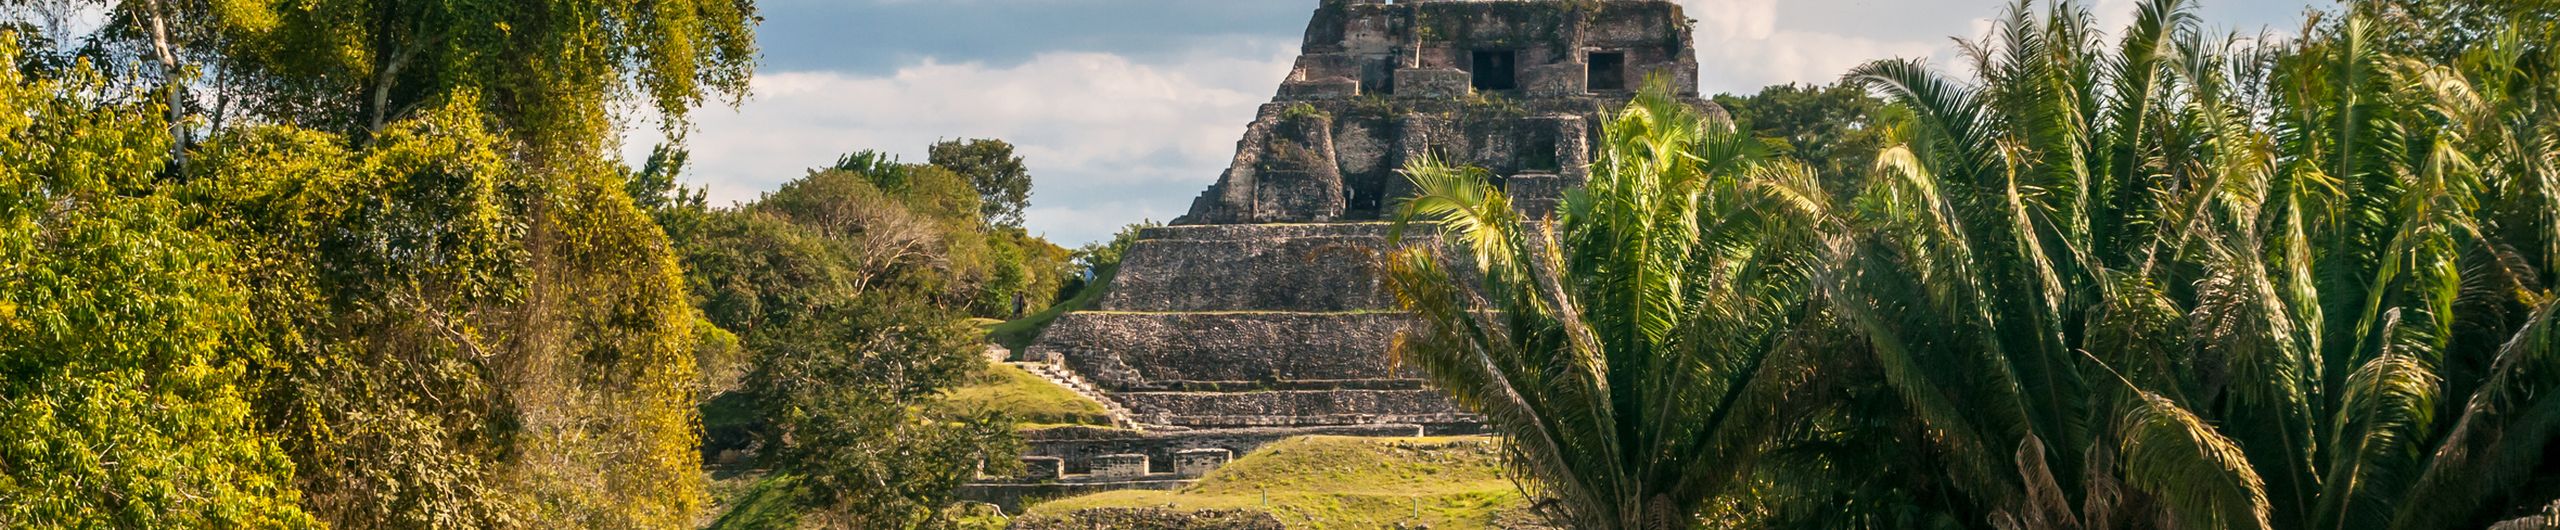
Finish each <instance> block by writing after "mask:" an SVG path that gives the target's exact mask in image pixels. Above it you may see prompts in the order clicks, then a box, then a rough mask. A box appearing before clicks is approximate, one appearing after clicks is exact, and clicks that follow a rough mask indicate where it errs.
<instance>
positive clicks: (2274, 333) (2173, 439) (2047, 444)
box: [1833, 0, 2560, 529]
mask: <svg viewBox="0 0 2560 530" xmlns="http://www.w3.org/2000/svg"><path fill="white" fill-rule="evenodd" d="M2189 9H2190V8H2189V6H2187V5H2185V4H2184V3H2183V2H2178V1H2175V0H2155V1H2151V2H2145V3H2144V4H2142V5H2141V6H2140V8H2139V11H2138V12H2137V14H2136V16H2135V17H2134V23H2133V26H2131V27H2129V28H2127V29H2126V30H2125V31H2123V32H2121V33H2119V35H2121V40H2119V41H2118V43H2117V46H2115V47H2114V48H2112V49H2111V50H2109V49H2105V48H2102V47H2101V46H2100V41H2099V40H2097V39H2096V38H2095V37H2094V36H2095V35H2097V33H2095V32H2093V31H2091V30H2090V29H2089V28H2088V27H2087V25H2088V21H2090V20H2093V19H2094V17H2091V16H2090V15H2089V14H2088V13H2087V12H2086V10H2085V8H2083V7H2082V6H2080V5H2077V4H2075V3H2069V2H2063V3H2058V4H2057V5H2054V6H2053V7H2052V9H2051V10H2050V11H2048V12H2046V13H2043V14H2036V13H2034V12H2033V11H2032V10H2030V9H2029V4H2027V3H2024V2H2022V3H2020V4H2019V5H2018V6H2016V7H2014V8H2013V10H2012V16H2010V17H2008V20H2007V21H2005V22H2002V23H2001V24H1999V25H1998V26H1996V27H1995V31H1994V32H1993V39H1992V40H1991V41H1989V42H1982V43H1972V44H1970V45H1969V46H1968V47H1967V49H1968V50H1969V51H1971V53H1972V54H1973V59H1974V62H1975V65H1974V69H1975V70H1976V71H1978V72H1981V73H1982V74H1981V75H1982V76H1983V79H1982V81H1981V83H1979V84H1978V85H1968V84H1965V83H1959V82H1956V81H1954V80H1952V79H1949V78H1945V77H1940V76H1937V75H1934V74H1931V73H1929V72H1928V71H1927V70H1926V69H1925V68H1923V67H1921V66H1919V65H1917V64H1916V63H1911V62H1898V61H1897V62H1885V63H1878V64H1874V65H1870V66H1867V67H1864V68H1861V69H1859V70H1858V72H1857V75H1858V76H1859V79H1860V81H1861V82H1863V83H1865V84H1867V85H1868V86H1870V87H1873V88H1875V89H1877V90H1878V91H1879V92H1880V93H1882V94H1884V95H1885V96H1886V97H1887V99H1889V100H1892V101H1894V102H1896V103H1899V104H1903V105H1908V106H1910V107H1912V108H1913V109H1914V110H1915V112H1916V113H1917V116H1918V118H1919V121H1918V123H1917V124H1916V127H1915V130H1914V131H1913V133H1912V135H1911V136H1910V137H1909V138H1908V140H1909V142H1908V143H1907V144H1905V145H1903V146H1900V147H1896V148H1893V149H1890V150H1888V151H1887V152H1886V153H1885V154H1884V156H1883V157H1882V162H1881V163H1880V166H1882V167H1883V168H1884V174H1883V175H1879V176H1878V179H1877V180H1876V182H1877V187H1875V188H1872V189H1870V190H1869V193H1868V195H1867V196H1866V197H1865V198H1864V199H1863V200H1864V201H1865V203H1866V204H1869V205H1871V206H1873V208H1871V209H1867V210H1865V211H1862V212H1861V216H1860V218H1861V221H1860V222H1858V223H1854V224H1853V226H1857V227H1859V228H1858V230H1857V231H1855V232H1852V233H1851V235H1852V236H1853V237H1855V238H1856V241H1857V243H1856V244H1855V245H1854V246H1852V247H1849V248H1850V249H1851V250H1852V252H1851V253H1850V255H1848V256H1845V257H1843V258H1842V259H1839V260H1837V262H1838V263H1841V264H1843V269H1842V270H1841V271H1840V272H1839V273H1838V276H1839V277H1840V278H1843V279H1844V280H1846V281H1844V282H1843V283H1842V284H1841V285H1840V286H1839V289H1840V293H1841V294H1840V295H1839V296H1835V297H1833V300H1835V301H1838V302H1840V304H1839V309H1840V311H1841V312H1842V313H1844V314H1847V315H1850V316H1853V317H1854V319H1855V320H1856V321H1858V322H1859V323H1860V328H1861V330H1862V332H1863V334H1864V335H1865V336H1866V337H1868V339H1869V340H1870V341H1871V342H1872V347H1871V348H1869V351H1870V352H1872V353H1873V354H1874V355H1875V356H1876V359H1877V361H1878V363H1879V364H1881V365H1883V366H1885V367H1886V370H1885V374H1886V377H1885V383H1886V384H1887V385H1889V386H1890V387H1891V388H1893V389H1894V390H1895V391H1896V392H1897V393H1898V394H1899V395H1901V396H1902V397H1903V399H1904V400H1906V401H1907V403H1908V406H1909V407H1910V409H1911V410H1912V411H1913V414H1912V416H1911V417H1912V419H1913V420H1914V421H1917V422H1920V423H1922V424H1924V425H1926V426H1927V428H1928V430H1929V431H1930V432H1933V433H1936V434H1935V435H1934V436H1932V437H1931V444H1932V446H1933V447H1934V450H1935V451H1937V452H1940V453H1943V454H1946V455H1948V460H1949V461H1951V462H1953V463H1954V465H1951V466H1949V473H1948V475H1947V478H1946V480H1948V481H1949V482H1951V483H1953V484H1955V485H1956V486H1957V487H1958V488H1959V489H1960V490H1962V491H1963V492H1964V493H1965V495H1967V496H1968V497H1970V498H1971V502H1973V503H1974V504H1976V505H1978V506H1981V507H1982V509H1984V510H1987V511H1989V512H1990V513H1991V514H1992V515H1991V517H1992V521H1991V522H1992V523H1993V524H1995V525H2001V526H2013V527H2019V528H2082V527H2125V528H2153V527H2172V526H2174V527H2180V528H2200V527H2210V528H2239V527H2245V528H2318V529H2341V528H2477V527H2484V526H2489V525H2492V524H2498V523H2500V522H2501V521H2510V522H2514V523H2516V524H2523V525H2532V526H2540V525H2542V524H2544V523H2543V522H2542V521H2543V518H2544V517H2545V514H2546V513H2547V512H2549V511H2550V510H2551V508H2550V506H2551V499H2552V498H2554V497H2560V492H2555V491H2553V490H2552V489H2551V488H2549V487H2548V486H2547V485H2542V484H2537V483H2535V482H2534V481H2532V480H2530V479H2528V478H2526V477H2530V476H2537V474H2541V473H2547V472H2548V471H2547V470H2548V469H2550V466H2551V463H2548V462H2544V461H2543V458H2542V457H2543V455H2545V454H2546V453H2547V451H2548V449H2549V448H2550V447H2552V442H2554V441H2555V440H2560V436H2555V430H2554V428H2553V427H2552V426H2553V425H2554V424H2553V423H2552V422H2551V421H2550V420H2549V418H2545V417H2544V416H2545V415H2546V414H2545V413H2546V412H2547V411H2549V410H2551V409H2548V408H2547V407H2548V406H2549V405H2550V404H2549V403H2547V402H2545V401H2547V399H2546V398H2543V397H2528V396H2547V395H2549V393H2550V391H2551V390H2552V385H2555V384H2560V372H2554V371H2553V368H2552V365H2550V364H2549V363H2547V362H2546V361H2547V360H2548V359H2550V358H2553V354H2552V353H2551V352H2553V351H2554V350H2553V348H2555V347H2560V343H2555V341H2554V338H2553V337H2554V334H2553V333H2552V332H2551V331H2550V330H2551V325H2552V319H2553V315H2554V313H2555V311H2554V308H2553V304H2552V303H2551V300H2552V299H2553V297H2552V296H2551V294H2550V292H2551V291H2550V287H2549V286H2550V285H2552V281H2553V280H2554V276H2552V274H2551V272H2550V271H2551V269H2550V268H2549V267H2548V266H2547V265H2548V264H2549V263H2553V261H2552V260H2551V259H2550V257H2549V256H2552V255H2553V254H2552V253H2551V252H2550V251H2549V249H2551V248H2553V247H2552V246H2551V241H2552V238H2553V236H2551V234H2553V233H2560V224H2555V220H2560V210H2555V209H2554V206H2553V205H2555V204H2560V201H2555V200H2554V197H2555V194H2554V193H2555V192H2554V191H2553V190H2555V189H2560V187H2555V186H2551V185H2549V184H2548V183H2549V182H2555V181H2560V173H2555V172H2554V171H2553V170H2552V166H2551V165H2550V164H2549V162H2548V161H2549V160H2550V159H2551V155H2550V151H2551V149H2552V146H2554V145H2560V143H2555V142H2554V141H2553V140H2554V138H2553V137H2552V136H2551V135H2552V133H2551V132H2550V131H2551V130H2552V127H2550V125H2549V124H2550V123H2551V120H2553V110H2552V109H2553V107H2554V105H2552V104H2551V102H2552V101H2554V100H2553V99H2551V94H2552V92H2551V90H2550V89H2549V88H2548V86H2549V83H2551V82H2552V80H2553V77H2552V75H2551V72H2550V70H2549V69H2548V66H2547V65H2549V64H2553V63H2550V62H2547V58H2549V57H2551V56H2552V55H2551V54H2552V53H2553V51H2552V49H2551V48H2550V47H2549V46H2548V45H2547V44H2541V43H2533V42H2531V41H2528V40H2525V39H2520V38H2516V37H2515V36H2516V35H2518V34H2520V32H2518V31H2516V30H2515V29H2514V28H2508V29H2500V30H2492V31H2491V32H2492V33H2495V34H2500V35H2504V37H2502V38H2500V39H2496V40H2493V41H2490V42H2492V43H2493V44H2492V45H2488V46H2483V47H2479V48H2476V49H2475V50H2474V51H2471V52H2467V53H2464V54H2463V57H2462V58H2461V59H2460V60H2456V61H2453V62H2451V63H2436V62H2432V61H2430V60H2428V59H2426V58H2424V57H2422V56H2401V55H2394V54H2392V53H2390V52H2387V51H2385V48H2384V47H2383V46H2380V45H2379V44H2380V43H2383V42H2389V41H2390V40H2391V39H2389V38H2385V37H2384V36H2385V35H2386V34H2391V33H2398V32H2418V31H2427V29H2424V28H2420V27H2417V26H2406V27H2391V26H2385V25H2381V24H2379V23H2377V21H2376V20H2375V19H2373V18H2369V17H2368V16H2367V13H2366V12H2364V11H2362V8H2361V7H2360V8H2359V9H2358V10H2354V11H2351V13H2350V14H2349V15H2347V16H2344V17H2341V18H2336V19H2328V20H2325V21H2320V22H2317V23H2315V24H2312V25H2311V26H2310V31H2307V32H2306V35H2307V36H2306V37H2305V38H2304V39H2302V40H2300V41H2297V42H2295V43H2293V44H2289V45H2280V46H2275V47H2271V48H2263V49H2253V48H2250V47H2247V46H2244V45H2236V44H2234V43H2232V42H2231V41H2227V40H2211V39H2208V38H2206V37H2203V36H2201V34H2200V33H2199V32H2197V31H2196V30H2195V29H2194V27H2195V25H2196V22H2195V21H2194V20H2193V17H2192V16H2191V15H2189V14H2187V13H2188V11H2189ZM2518 22H2521V21H2518ZM2493 470H2495V471H2493Z"/></svg>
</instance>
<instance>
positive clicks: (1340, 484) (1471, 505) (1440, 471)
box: [1022, 436, 1529, 530]
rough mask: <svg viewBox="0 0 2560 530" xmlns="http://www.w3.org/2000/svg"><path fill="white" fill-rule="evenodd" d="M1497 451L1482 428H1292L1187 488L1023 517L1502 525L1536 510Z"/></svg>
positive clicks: (1112, 497)
mask: <svg viewBox="0 0 2560 530" xmlns="http://www.w3.org/2000/svg"><path fill="white" fill-rule="evenodd" d="M1499 451H1500V449H1499V448H1498V447H1496V446H1495V445H1494V442H1493V440H1492V439H1491V438H1486V437H1475V436H1469V437H1444V438H1354V437H1336V436H1312V437H1301V438H1293V439H1289V440H1284V441H1281V442H1279V443H1274V444H1271V445H1269V446H1265V447H1263V448H1262V449H1261V450H1257V451H1254V452H1253V453H1252V454H1249V455H1246V456H1245V457H1244V458H1240V459H1237V460H1236V461H1235V462H1234V463H1231V464H1228V465H1227V466H1226V467H1222V468H1219V469H1218V470H1217V471H1214V472H1211V473H1210V474H1209V476H1207V477H1204V478H1202V479H1201V481H1200V483H1199V484H1195V485H1193V486H1191V487H1190V488H1186V489H1183V490H1181V491H1177V492H1162V491H1115V492H1109V493H1099V494H1094V495H1086V496H1082V497H1072V498H1067V499H1060V500H1055V501H1050V502H1045V503H1041V504H1037V505H1034V506H1031V507H1030V508H1029V509H1027V510H1025V511H1024V513H1023V515H1022V517H1033V518H1043V517H1046V518H1055V517H1062V516H1065V515H1067V514H1069V513H1072V512H1074V511H1076V510H1080V509H1085V508H1101V507H1123V508H1142V507H1155V508H1172V509H1177V510H1199V509H1213V508H1225V509H1246V510H1262V511H1268V512H1271V513H1272V514H1273V515H1275V516H1277V517H1279V519H1280V521H1281V522H1282V523H1284V524H1286V525H1288V526H1289V527H1290V528H1303V529H1337V528H1342V529H1349V528H1359V529H1371V528H1393V527H1395V526H1396V525H1398V524H1404V525H1412V524H1414V523H1422V524H1426V525H1429V527H1430V528H1433V529H1435V530H1465V529H1480V528H1496V526H1495V523H1496V521H1503V522H1518V521H1527V520H1529V519H1528V518H1527V517H1526V507H1527V503H1526V502H1525V501H1523V500H1522V497H1521V495H1520V491H1519V489H1518V488H1517V487H1515V486H1513V485H1512V483H1511V481H1510V480H1508V479H1505V478H1503V477H1502V471H1501V468H1500V461H1501V454H1500V452H1499ZM1266 499H1267V501H1266Z"/></svg>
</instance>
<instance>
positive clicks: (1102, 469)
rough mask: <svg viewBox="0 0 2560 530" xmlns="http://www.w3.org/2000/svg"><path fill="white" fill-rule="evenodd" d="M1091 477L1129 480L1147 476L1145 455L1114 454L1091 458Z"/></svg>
mask: <svg viewBox="0 0 2560 530" xmlns="http://www.w3.org/2000/svg"><path fill="white" fill-rule="evenodd" d="M1092 466H1093V476H1094V478H1101V479H1129V478H1139V477H1145V476H1147V455H1140V454H1116V455H1102V456H1097V457H1093V464H1092Z"/></svg>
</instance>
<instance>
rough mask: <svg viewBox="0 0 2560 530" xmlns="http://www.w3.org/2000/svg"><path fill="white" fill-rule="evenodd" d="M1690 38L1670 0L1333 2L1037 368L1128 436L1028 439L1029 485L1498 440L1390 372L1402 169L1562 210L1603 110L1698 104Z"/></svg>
mask: <svg viewBox="0 0 2560 530" xmlns="http://www.w3.org/2000/svg"><path fill="white" fill-rule="evenodd" d="M1692 25H1693V22H1691V21H1690V20H1688V18H1687V17H1686V16H1685V15H1684V14H1683V13H1682V11H1681V9H1680V7H1679V6H1678V5H1677V4H1674V3H1672V2H1668V1H1659V0H1544V1H1528V0H1512V1H1499V0H1436V1H1435V0H1404V1H1400V2H1388V1H1386V0H1323V1H1322V2H1321V3H1320V5H1318V6H1317V7H1316V9H1315V14H1314V17H1313V20H1312V21H1311V22H1310V23H1309V24H1308V26H1307V31H1306V41H1305V44H1304V48H1303V50H1302V54H1301V55H1300V56H1299V57H1298V59H1297V62H1296V65H1295V67H1294V68H1292V70H1291V71H1290V72H1289V75H1288V77H1287V78H1286V79H1285V80H1283V81H1282V82H1281V84H1280V88H1279V92H1278V95H1277V97H1276V98H1275V99H1274V100H1273V101H1272V102H1271V103H1269V104H1266V105H1263V106H1262V108H1261V110H1260V112H1259V114H1258V115H1257V116H1255V118H1254V120H1253V122H1252V123H1251V124H1249V125H1247V126H1246V127H1245V131H1244V136H1243V139H1242V140H1241V141H1239V142H1238V143H1237V149H1236V155H1235V159H1234V163H1233V165H1231V166H1230V167H1228V168H1227V170H1226V172H1225V173H1224V174H1223V175H1222V176H1221V177H1220V178H1219V179H1218V182H1217V183H1216V184H1215V185H1212V186H1210V187H1209V189H1208V190H1207V191H1204V192H1202V193H1201V194H1200V196H1199V197H1198V198H1197V199H1195V200H1194V201H1193V202H1192V204H1191V208H1190V211H1189V213H1188V214H1186V215H1184V216H1182V217H1180V218H1178V219H1176V220H1174V222H1173V224H1172V225H1171V226H1166V227H1161V228H1154V229H1149V230H1146V231H1144V232H1143V233H1142V234H1141V235H1140V239H1139V240H1138V242H1137V243H1136V245H1135V246H1134V247H1132V248H1131V249H1130V250H1129V252H1128V254H1127V255H1126V257H1125V261H1124V262H1123V265H1122V266H1121V269H1120V271H1119V274H1118V276H1117V277H1116V279H1115V280H1114V282H1113V283H1112V284H1111V286H1110V290H1109V291H1108V292H1107V293H1106V294H1104V295H1103V297H1102V298H1101V300H1100V301H1099V302H1098V303H1096V304H1095V305H1094V306H1093V307H1088V308H1086V310H1084V311H1079V312H1075V313H1070V314H1068V315H1065V316H1063V317H1061V318H1060V319H1059V320H1058V321H1056V323H1055V324H1053V325H1052V326H1051V327H1050V328H1049V329H1048V330H1047V331H1046V332H1045V333H1043V334H1042V336H1041V337H1040V338H1039V339H1038V341H1037V342H1036V344H1034V345H1033V346H1032V347H1031V348H1029V349H1028V350H1026V351H1024V352H1021V353H1020V359H1019V360H1021V361H1026V366H1031V367H1034V368H1035V371H1036V372H1040V373H1042V374H1043V375H1044V376H1048V377H1050V378H1052V379H1053V380H1058V381H1061V382H1064V383H1067V384H1068V385H1070V386H1071V387H1075V388H1077V389H1078V390H1079V391H1081V392H1084V393H1086V394H1088V395H1089V396H1091V397H1094V398H1097V399H1098V400H1100V401H1103V402H1105V403H1106V405H1107V406H1108V407H1109V408H1111V409H1112V410H1113V412H1114V414H1115V416H1117V417H1118V418H1119V420H1120V421H1121V422H1122V423H1124V424H1126V425H1125V426H1127V427H1130V428H1131V429H1127V430H1104V429H1086V430H1073V429H1069V430H1062V431H1058V432H1052V433H1043V432H1036V431H1035V432H1032V433H1030V435H1029V436H1028V440H1029V442H1030V450H1029V453H1030V454H1029V455H1027V456H1026V458H1025V462H1026V463H1028V464H1030V465H1031V467H1032V468H1033V470H1032V471H1031V475H1032V476H1031V477H1029V478H1030V479H1032V480H1034V481H1042V482H1075V481H1079V480H1088V481H1100V480H1106V479H1108V480H1121V481H1138V480H1148V479H1150V478H1153V479H1162V480H1178V479H1186V478H1193V477H1196V476H1197V474H1198V473H1199V472H1202V471H1205V470H1206V469H1208V468H1212V467H1215V466H1216V465H1218V464H1220V463H1223V462H1224V459H1225V458H1227V457H1231V456H1240V455H1242V454H1243V452H1244V451H1248V450H1250V449H1252V448H1253V447H1255V446H1258V445H1260V444H1263V443H1267V442H1269V441H1272V440H1277V439H1280V438H1284V437H1288V436H1295V435H1300V434H1347V435H1373V436H1412V435H1418V434H1426V433H1428V434H1439V433H1457V432H1474V431H1477V430H1480V429H1481V425H1480V424H1479V418H1477V417H1475V416H1473V415H1470V414H1467V413H1465V412H1463V411H1462V410H1460V409H1459V408H1458V407H1456V406H1455V405H1453V404H1452V403H1451V402H1450V401H1449V400H1448V399H1447V398H1445V397H1444V396H1443V395H1442V394H1440V393H1439V392H1438V391H1437V390H1434V389H1432V388H1431V387H1430V385H1429V384H1428V383H1427V382H1426V381H1425V380H1424V379H1423V378H1422V377H1421V374H1419V373H1416V372H1415V371H1413V370H1412V369H1410V368H1400V367H1397V366H1396V365H1395V364H1394V363H1393V362H1392V361H1391V360H1390V359H1389V354H1388V349H1389V345H1390V344H1391V343H1392V341H1393V340H1394V337H1395V334H1396V333H1397V331H1398V330H1399V329H1401V328H1402V327H1403V326H1404V324H1405V320H1404V317H1403V315H1402V314H1400V313H1398V312H1397V311H1395V310H1394V300H1393V297H1392V296H1391V295H1390V294H1388V293H1387V292H1386V291H1385V290H1384V289H1383V286H1382V284H1381V282H1380V281H1379V280H1378V279H1377V278H1376V275H1375V273H1374V272H1373V271H1372V270H1371V260H1372V259H1373V258H1372V256H1373V255H1374V254H1375V253H1376V252H1378V251H1379V250H1381V249H1383V248H1384V247H1385V245H1386V238H1387V232H1388V225H1387V224H1386V223H1385V222H1384V219H1386V218H1389V217H1391V216H1392V215H1393V214H1394V208H1395V207H1396V206H1397V201H1398V199H1400V198H1403V197H1408V196H1410V195H1411V194H1412V193H1413V187H1412V185H1411V184H1410V183H1409V182H1407V181H1406V180H1405V178H1404V176H1403V175H1402V174H1401V173H1399V172H1398V171H1397V170H1398V169H1399V168H1401V167H1403V166H1404V165H1405V164H1406V163H1407V162H1410V161H1413V160H1416V159H1418V158H1421V157H1425V156H1432V157H1438V158H1440V159H1443V160H1446V161H1450V162H1452V163H1458V164H1465V165H1472V166H1477V167H1482V168H1485V169H1487V170H1489V173H1490V174H1492V175H1495V177H1493V178H1495V179H1496V180H1497V182H1496V184H1498V185H1499V186H1501V187H1502V188H1503V189H1505V190H1507V191H1508V192H1509V193H1510V194H1511V195H1512V196H1513V197H1514V198H1515V202H1517V203H1519V204H1520V205H1521V207H1522V208H1523V209H1525V210H1529V211H1530V212H1531V213H1532V214H1539V213H1543V212H1545V211H1549V210H1551V209H1552V208H1553V207H1554V205H1555V203H1556V201H1557V200H1559V198H1560V197H1561V196H1562V195H1563V192H1564V190H1566V189H1568V188H1570V187H1572V186H1577V185H1580V183H1581V182H1582V181H1583V180H1584V179H1585V177H1586V166H1587V165H1588V164H1589V162H1590V159H1591V157H1592V152H1591V148H1590V146H1591V145H1592V144H1593V143H1594V137H1595V136H1596V135H1597V134H1598V127H1599V123H1600V119H1601V116H1602V115H1603V114H1604V113H1605V112H1607V110H1608V109H1613V108H1616V107H1619V106H1621V105H1623V104H1624V103H1625V102H1626V101H1627V100H1628V99H1629V98H1630V97H1632V96H1633V95H1634V93H1635V91H1637V90H1638V89H1640V88H1642V86H1643V85H1644V84H1645V83H1646V82H1647V80H1648V79H1661V80H1663V81H1664V82H1668V83H1669V84H1670V85H1671V88H1672V90H1673V91H1674V92H1675V93H1677V94H1679V95H1681V96H1684V97H1687V98H1690V99H1692V100H1693V101H1694V100H1695V96H1696V91H1697V84H1696V80H1697V71H1698V64H1697V60H1696V58H1695V53H1694V51H1693V50H1694V46H1693V43H1692V35H1691V27H1692ZM1694 104H1696V105H1699V106H1700V107H1702V108H1709V107H1708V104H1706V103H1705V102H1702V101H1697V102H1694ZM1711 111H1712V110H1711Z"/></svg>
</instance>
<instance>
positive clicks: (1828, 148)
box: [1715, 83, 1908, 198]
mask: <svg viewBox="0 0 2560 530" xmlns="http://www.w3.org/2000/svg"><path fill="white" fill-rule="evenodd" d="M1715 102H1716V105H1717V106H1720V107H1723V108H1724V109H1725V111H1727V112H1730V113H1732V115H1733V121H1734V123H1736V124H1738V125H1739V126H1741V127H1742V128H1744V129H1745V130H1748V131H1750V133H1751V134H1752V135H1754V136H1757V137H1759V138H1760V140H1761V142H1762V143H1764V144H1767V145H1768V146H1769V148H1770V149H1769V152H1770V154H1772V155H1776V156H1782V157H1789V158H1793V159H1797V160H1803V161H1806V162H1807V163H1808V164H1813V165H1814V169H1816V170H1817V171H1818V172H1819V173H1820V175H1821V176H1822V182H1823V187H1824V188H1825V189H1826V190H1830V191H1831V192H1832V193H1833V195H1834V196H1836V197H1842V198H1846V197H1849V196H1851V195H1854V194H1855V192H1856V190H1857V189H1858V188H1859V187H1860V186H1859V180H1861V177H1864V176H1865V175H1866V174H1867V171H1868V168H1870V167H1873V166H1874V165H1875V153H1876V152H1878V151H1881V150H1883V149H1884V146H1885V145H1886V143H1887V140H1888V139H1889V138H1890V134H1891V132H1892V127H1893V125H1894V124H1896V123H1900V122H1903V121H1907V120H1908V117H1907V116H1905V115H1906V114H1908V113H1905V112H1895V111H1896V110H1899V109H1896V108H1891V107H1887V106H1886V105H1885V104H1884V102H1883V101H1882V100H1878V99H1876V98H1875V97H1874V96H1870V95H1868V94H1867V92H1866V91H1865V90H1862V89H1860V88H1858V87H1857V86H1854V85H1850V84H1847V83H1841V84H1833V85H1823V86H1813V85H1798V84H1786V85H1777V86H1770V87H1767V88H1762V89H1760V92H1759V93H1757V94H1753V95H1750V96H1734V95H1731V94H1725V95H1718V96H1716V98H1715Z"/></svg>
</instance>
